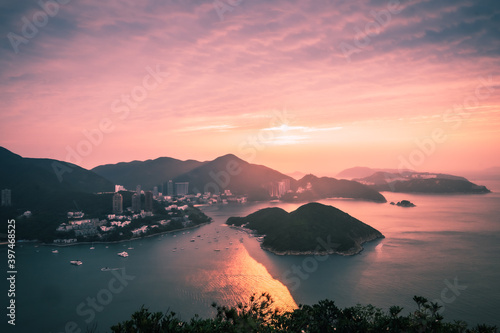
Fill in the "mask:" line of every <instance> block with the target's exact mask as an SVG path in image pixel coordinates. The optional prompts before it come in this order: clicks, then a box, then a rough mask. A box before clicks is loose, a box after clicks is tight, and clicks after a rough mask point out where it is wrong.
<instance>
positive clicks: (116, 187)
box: [115, 185, 125, 192]
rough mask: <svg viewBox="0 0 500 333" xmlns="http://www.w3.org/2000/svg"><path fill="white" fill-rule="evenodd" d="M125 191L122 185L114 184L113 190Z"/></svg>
mask: <svg viewBox="0 0 500 333" xmlns="http://www.w3.org/2000/svg"><path fill="white" fill-rule="evenodd" d="M120 191H125V187H123V186H122V185H115V192H120Z"/></svg>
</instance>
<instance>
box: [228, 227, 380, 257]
mask: <svg viewBox="0 0 500 333" xmlns="http://www.w3.org/2000/svg"><path fill="white" fill-rule="evenodd" d="M228 226H229V227H230V228H234V229H237V230H241V231H245V232H246V233H248V234H250V235H252V236H253V237H265V235H261V234H258V233H257V232H256V231H254V230H252V229H249V228H245V227H239V226H235V225H232V224H231V225H228ZM383 238H385V236H384V235H383V234H382V233H381V234H380V235H376V234H373V235H371V236H370V237H368V238H366V239H361V240H356V247H354V248H350V249H349V250H348V251H335V250H333V249H331V250H329V251H294V250H287V251H279V250H275V249H273V248H271V247H269V246H264V245H263V244H262V243H261V244H260V247H261V249H263V250H265V251H268V252H270V253H272V254H275V255H277V256H327V255H332V254H338V255H341V256H353V255H356V254H359V253H361V252H362V251H363V250H364V247H363V244H365V243H367V242H371V241H374V240H377V239H383Z"/></svg>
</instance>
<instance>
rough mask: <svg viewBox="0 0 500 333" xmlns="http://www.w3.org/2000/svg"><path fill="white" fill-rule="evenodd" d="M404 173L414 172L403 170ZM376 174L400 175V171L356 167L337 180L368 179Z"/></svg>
mask: <svg viewBox="0 0 500 333" xmlns="http://www.w3.org/2000/svg"><path fill="white" fill-rule="evenodd" d="M404 171H410V172H412V170H403V172H404ZM376 172H389V173H398V172H399V170H397V169H374V168H367V167H354V168H349V169H345V170H342V171H341V172H339V173H338V174H337V178H341V179H354V178H364V177H368V176H370V175H373V174H374V173H376Z"/></svg>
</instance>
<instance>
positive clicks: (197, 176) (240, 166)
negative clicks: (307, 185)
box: [175, 154, 296, 200]
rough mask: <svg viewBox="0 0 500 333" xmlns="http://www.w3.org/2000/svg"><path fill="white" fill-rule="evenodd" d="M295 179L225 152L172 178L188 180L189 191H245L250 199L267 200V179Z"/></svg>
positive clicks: (293, 180) (271, 180) (235, 192)
mask: <svg viewBox="0 0 500 333" xmlns="http://www.w3.org/2000/svg"><path fill="white" fill-rule="evenodd" d="M283 179H289V180H290V183H291V184H294V183H295V182H296V180H295V179H293V178H291V177H289V176H287V175H284V174H282V173H281V172H278V171H276V170H273V169H271V168H268V167H266V166H263V165H257V164H251V163H248V162H246V161H244V160H242V159H240V158H239V157H237V156H235V155H233V154H228V155H224V156H221V157H218V158H216V159H215V160H213V161H210V162H206V163H204V164H202V165H200V166H199V167H197V168H194V169H193V170H191V171H189V172H186V173H184V174H182V175H180V176H178V177H176V178H175V181H176V182H189V190H190V192H193V193H196V192H201V193H203V192H211V193H219V192H223V191H224V190H231V192H232V193H233V194H236V195H241V194H248V195H249V199H250V200H267V199H269V193H268V190H267V186H268V184H269V183H271V182H279V181H282V180H283Z"/></svg>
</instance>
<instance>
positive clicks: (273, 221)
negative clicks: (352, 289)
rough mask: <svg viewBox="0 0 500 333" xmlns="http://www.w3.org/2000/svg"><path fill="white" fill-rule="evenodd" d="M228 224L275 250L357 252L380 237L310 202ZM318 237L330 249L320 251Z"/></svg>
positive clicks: (345, 216)
mask: <svg viewBox="0 0 500 333" xmlns="http://www.w3.org/2000/svg"><path fill="white" fill-rule="evenodd" d="M226 224H228V225H235V226H243V225H245V227H246V228H249V229H252V230H255V231H256V232H257V233H258V234H261V235H265V236H264V241H263V243H262V246H263V247H264V248H269V249H271V250H274V251H285V252H286V251H297V252H308V251H312V252H325V251H326V252H330V253H334V252H336V253H349V254H352V253H351V252H353V251H354V252H357V251H359V250H360V248H361V243H362V242H364V241H366V240H372V239H375V238H381V237H383V235H382V234H381V233H380V232H379V231H378V230H376V229H374V228H372V227H370V226H369V225H367V224H365V223H363V222H361V221H359V220H358V219H356V218H354V217H352V216H350V215H349V214H347V213H344V212H343V211H341V210H340V209H337V208H335V207H332V206H327V205H323V204H319V203H309V204H305V205H303V206H301V207H299V208H298V209H297V210H295V211H293V212H291V213H287V212H286V211H285V210H283V209H281V208H265V209H261V210H259V211H257V212H255V213H252V214H250V215H248V216H246V217H230V218H229V219H228V220H227V222H226ZM318 238H320V239H322V240H323V241H325V242H327V243H328V244H329V246H331V247H332V248H331V249H325V248H324V247H320V248H318V245H319V244H320V243H319V242H318Z"/></svg>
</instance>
